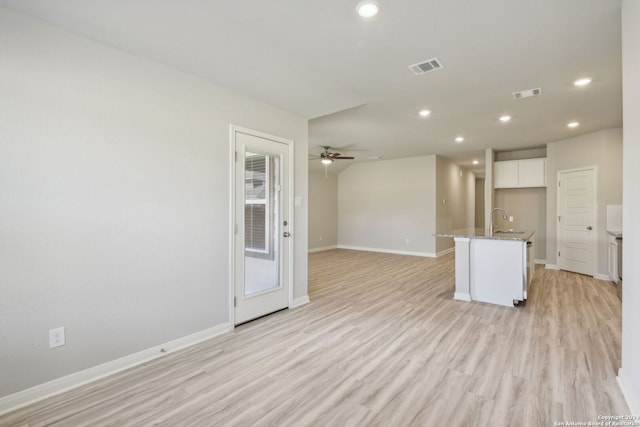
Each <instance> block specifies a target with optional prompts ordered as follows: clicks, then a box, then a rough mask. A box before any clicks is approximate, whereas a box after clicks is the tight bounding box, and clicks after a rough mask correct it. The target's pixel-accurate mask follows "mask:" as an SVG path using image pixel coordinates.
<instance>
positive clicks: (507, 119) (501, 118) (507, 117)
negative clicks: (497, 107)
mask: <svg viewBox="0 0 640 427" xmlns="http://www.w3.org/2000/svg"><path fill="white" fill-rule="evenodd" d="M509 120H511V116H506V115H505V116H500V121H501V122H502V123H506V122H508V121H509Z"/></svg>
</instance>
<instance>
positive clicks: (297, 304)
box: [289, 295, 310, 308]
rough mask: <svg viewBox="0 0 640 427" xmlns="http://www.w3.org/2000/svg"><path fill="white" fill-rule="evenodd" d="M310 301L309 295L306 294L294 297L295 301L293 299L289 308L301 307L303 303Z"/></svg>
mask: <svg viewBox="0 0 640 427" xmlns="http://www.w3.org/2000/svg"><path fill="white" fill-rule="evenodd" d="M309 302H310V301H309V295H305V296H303V297H299V298H294V299H293V301H291V305H290V306H289V308H296V307H300V306H301V305H305V304H309Z"/></svg>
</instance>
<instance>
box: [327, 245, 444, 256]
mask: <svg viewBox="0 0 640 427" xmlns="http://www.w3.org/2000/svg"><path fill="white" fill-rule="evenodd" d="M338 249H349V250H352V251H367V252H381V253H385V254H396V255H411V256H421V257H426V258H435V257H436V254H434V253H433V252H413V251H399V250H395V249H381V248H366V247H362V246H348V245H338Z"/></svg>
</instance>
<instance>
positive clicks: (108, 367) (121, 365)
mask: <svg viewBox="0 0 640 427" xmlns="http://www.w3.org/2000/svg"><path fill="white" fill-rule="evenodd" d="M232 330H233V326H232V324H229V323H222V324H220V325H217V326H214V327H212V328H209V329H205V330H204V331H200V332H196V333H195V334H191V335H187V336H185V337H181V338H178V339H175V340H173V341H169V342H167V343H164V344H160V345H157V346H154V347H151V348H148V349H146V350H142V351H139V352H137V353H133V354H130V355H128V356H124V357H121V358H119V359H115V360H111V361H109V362H106V363H103V364H101V365H97V366H94V367H92V368H89V369H85V370H83V371H79V372H74V373H73V374H69V375H66V376H64V377H61V378H56V379H55V380H52V381H48V382H46V383H43V384H39V385H37V386H35V387H31V388H28V389H26V390H22V391H19V392H17V393H14V394H10V395H8V396H5V397H2V398H0V415H3V414H6V413H8V412H11V411H14V410H16V409H19V408H22V407H24V406H27V405H30V404H32V403H34V402H37V401H40V400H43V399H46V398H48V397H51V396H55V395H58V394H60V393H64V392H65V391H69V390H71V389H74V388H77V387H80V386H82V385H85V384H88V383H90V382H93V381H96V380H99V379H101V378H104V377H107V376H109V375H113V374H115V373H118V372H121V371H124V370H125V369H129V368H132V367H134V366H138V365H141V364H143V363H146V362H149V361H151V360H153V359H157V358H159V357H162V356H165V355H167V354H169V353H174V352H176V351H178V350H182V349H184V348H187V347H191V346H193V345H196V344H199V343H201V342H203V341H206V340H208V339H211V338H214V337H217V336H219V335H222V334H224V333H227V332H229V331H232Z"/></svg>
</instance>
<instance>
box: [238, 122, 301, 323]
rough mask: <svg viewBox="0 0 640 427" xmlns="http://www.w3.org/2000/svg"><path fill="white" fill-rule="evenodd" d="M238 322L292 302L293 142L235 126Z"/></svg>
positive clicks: (286, 305)
mask: <svg viewBox="0 0 640 427" xmlns="http://www.w3.org/2000/svg"><path fill="white" fill-rule="evenodd" d="M233 139H234V148H235V179H234V182H235V185H234V187H235V188H234V194H235V209H234V211H235V214H234V216H235V224H234V228H235V234H234V323H235V324H236V325H237V324H240V323H244V322H246V321H249V320H252V319H255V318H257V317H260V316H264V315H265V314H269V313H272V312H274V311H278V310H281V309H283V308H286V307H288V305H289V286H290V283H289V274H288V273H289V253H290V239H289V238H288V237H289V236H290V232H289V230H290V229H291V226H290V212H289V209H290V207H289V191H290V189H289V188H288V187H289V184H288V183H289V173H290V171H289V170H288V168H289V156H290V152H289V151H290V149H291V144H290V143H287V141H284V140H280V138H277V137H271V136H268V135H264V134H261V133H258V132H253V131H250V130H244V129H238V128H235V129H234V131H233Z"/></svg>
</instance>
